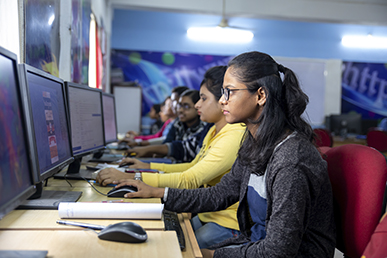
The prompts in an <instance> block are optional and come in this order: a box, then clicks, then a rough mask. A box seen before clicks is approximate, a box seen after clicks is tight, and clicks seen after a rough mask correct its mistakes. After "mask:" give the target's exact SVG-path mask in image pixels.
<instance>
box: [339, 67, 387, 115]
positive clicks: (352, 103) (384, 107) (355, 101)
mask: <svg viewBox="0 0 387 258" xmlns="http://www.w3.org/2000/svg"><path fill="white" fill-rule="evenodd" d="M341 112H342V113H348V112H357V113H360V114H362V117H363V119H380V118H383V117H387V64H380V63H356V62H343V71H342V103H341Z"/></svg>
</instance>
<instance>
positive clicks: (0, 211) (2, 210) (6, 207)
mask: <svg viewBox="0 0 387 258" xmlns="http://www.w3.org/2000/svg"><path fill="white" fill-rule="evenodd" d="M0 55H2V56H4V57H6V58H8V59H10V60H11V61H12V65H13V68H14V71H15V82H16V84H17V85H16V93H17V99H18V102H19V110H20V119H21V123H22V126H23V128H24V129H25V128H27V126H26V125H27V122H26V114H25V111H24V110H25V109H24V103H23V98H22V92H21V88H22V87H21V80H20V76H19V75H20V72H19V67H18V62H17V56H16V54H14V53H12V52H11V51H9V50H7V49H5V48H3V47H1V46H0ZM23 137H24V144H25V146H26V147H27V148H28V149H30V147H31V146H30V143H29V141H28V140H27V139H28V134H27V131H26V130H23ZM26 153H27V155H28V157H27V159H28V163H29V164H28V166H29V168H30V183H31V185H30V187H27V188H26V189H25V190H23V191H22V192H20V193H19V194H18V195H16V196H15V197H14V198H12V199H11V200H9V201H8V202H6V203H4V204H3V205H2V206H1V207H0V219H2V218H3V217H4V216H5V215H6V214H8V213H9V212H11V211H12V210H14V209H15V208H16V207H17V206H19V205H20V204H21V203H22V202H23V201H25V200H27V199H28V198H29V197H30V196H31V195H32V194H34V193H35V191H36V187H35V184H34V176H33V175H34V173H33V170H32V169H33V165H32V160H34V158H33V157H32V156H31V155H30V152H28V151H27V152H26Z"/></svg>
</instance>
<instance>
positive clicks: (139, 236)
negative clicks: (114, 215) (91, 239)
mask: <svg viewBox="0 0 387 258" xmlns="http://www.w3.org/2000/svg"><path fill="white" fill-rule="evenodd" d="M98 238H99V239H102V240H109V241H117V242H124V243H142V242H145V241H146V240H147V239H148V235H147V233H146V232H145V230H144V229H143V228H142V227H141V226H140V225H138V224H137V223H134V222H129V221H128V222H120V223H116V224H112V225H109V226H107V227H105V228H104V229H102V230H101V231H100V232H99V233H98Z"/></svg>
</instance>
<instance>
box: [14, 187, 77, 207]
mask: <svg viewBox="0 0 387 258" xmlns="http://www.w3.org/2000/svg"><path fill="white" fill-rule="evenodd" d="M35 186H36V192H35V193H34V194H33V195H32V196H31V197H30V198H28V199H27V200H26V201H24V202H23V203H22V204H21V205H19V206H18V207H17V209H22V210H28V209H37V210H57V209H58V205H59V203H60V202H76V201H77V200H78V199H79V198H80V197H81V195H82V192H75V191H74V192H73V191H47V190H44V189H43V182H40V183H38V184H36V185H35Z"/></svg>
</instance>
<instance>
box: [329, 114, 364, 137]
mask: <svg viewBox="0 0 387 258" xmlns="http://www.w3.org/2000/svg"><path fill="white" fill-rule="evenodd" d="M361 121H362V117H361V114H340V115H330V117H329V119H328V120H327V122H328V124H327V127H328V128H329V130H330V131H331V132H332V133H334V134H335V135H341V136H343V135H346V134H348V133H350V134H361V133H362V124H361Z"/></svg>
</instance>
